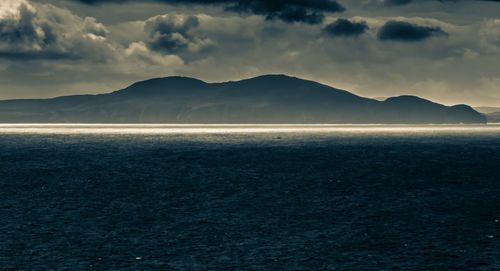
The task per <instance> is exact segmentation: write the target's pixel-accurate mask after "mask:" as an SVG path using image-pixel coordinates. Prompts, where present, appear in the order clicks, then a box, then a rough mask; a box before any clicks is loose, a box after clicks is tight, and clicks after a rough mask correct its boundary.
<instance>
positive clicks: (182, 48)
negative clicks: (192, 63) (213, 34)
mask: <svg viewBox="0 0 500 271" xmlns="http://www.w3.org/2000/svg"><path fill="white" fill-rule="evenodd" d="M199 24H200V22H199V19H198V17H196V16H188V15H178V14H166V15H159V16H155V17H153V18H150V19H148V20H147V21H146V23H145V26H144V30H145V31H146V33H148V35H149V40H148V41H147V42H146V44H147V46H148V47H149V48H150V49H151V50H153V51H156V52H162V53H166V54H183V53H188V54H189V57H190V58H195V55H194V54H197V53H201V52H202V51H204V50H208V49H209V48H211V47H212V46H213V42H212V41H211V40H210V39H208V38H203V37H201V36H200V35H201V34H199V33H195V30H196V28H198V26H199Z"/></svg>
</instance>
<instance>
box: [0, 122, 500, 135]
mask: <svg viewBox="0 0 500 271" xmlns="http://www.w3.org/2000/svg"><path fill="white" fill-rule="evenodd" d="M0 133H3V134H9V133H11V134H15V133H26V134H30V133H32V134H255V133H333V134H335V133H337V134H342V133H344V134H345V133H365V134H370V133H388V134H402V133H403V134H408V133H419V134H436V133H479V134H486V133H488V134H491V133H500V124H488V125H376V124H373V125H333V124H316V125H314V124H313V125H305V124H297V125H290V124H268V125H265V124H226V125H224V124H0Z"/></svg>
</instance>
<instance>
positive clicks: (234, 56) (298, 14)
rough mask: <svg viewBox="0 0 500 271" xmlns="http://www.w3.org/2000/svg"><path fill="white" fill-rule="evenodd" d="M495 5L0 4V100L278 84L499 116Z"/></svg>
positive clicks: (264, 0)
mask: <svg viewBox="0 0 500 271" xmlns="http://www.w3.org/2000/svg"><path fill="white" fill-rule="evenodd" d="M499 67H500V0H499V1H494V0H490V1H486V0H418V1H417V0H413V1H412V0H349V1H348V0H293V1H282V0H275V1H269V0H150V1H144V0H141V1H139V0H1V1H0V99H18V98H46V97H55V96H61V95H74V94H96V93H107V92H111V91H114V90H118V89H122V88H124V87H126V86H128V85H130V84H132V83H134V82H136V81H140V80H145V79H149V78H155V77H166V76H172V75H181V76H188V77H195V78H198V79H201V80H204V81H206V82H222V81H235V80H240V79H244V78H250V77H254V76H258V75H263V74H287V75H290V76H296V77H300V78H304V79H309V80H314V81H318V82H321V83H324V84H327V85H330V86H333V87H336V88H340V89H345V90H348V91H350V92H352V93H355V94H357V95H361V96H365V97H377V98H379V97H389V96H397V95H402V94H410V95H417V96H420V97H424V98H427V99H431V100H434V101H437V102H440V103H444V104H447V105H452V104H462V103H465V104H469V105H472V106H500V71H499V69H498V68H499Z"/></svg>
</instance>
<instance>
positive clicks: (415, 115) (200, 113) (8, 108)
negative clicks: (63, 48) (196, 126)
mask: <svg viewBox="0 0 500 271" xmlns="http://www.w3.org/2000/svg"><path fill="white" fill-rule="evenodd" d="M0 122H4V123H15V122H27V123H33V122H41V123H55V122H61V123H71V122H79V123H200V124H203V123H219V124H222V123H256V124H261V123H262V124H272V123H292V124H293V123H304V124H307V123H356V124H359V123H380V124H392V123H401V124H424V123H436V124H440V123H485V122H486V117H485V116H484V115H483V114H481V113H479V112H477V111H476V110H474V109H473V108H471V107H470V106H467V105H455V106H444V105H441V104H438V103H434V102H431V101H429V100H425V99H422V98H419V97H416V96H399V97H392V98H387V99H385V100H383V101H378V100H376V99H369V98H364V97H360V96H357V95H354V94H352V93H350V92H347V91H345V90H340V89H336V88H333V87H330V86H326V85H323V84H320V83H317V82H313V81H308V80H302V79H299V78H295V77H289V76H285V75H264V76H260V77H255V78H251V79H246V80H241V81H237V82H224V83H206V82H203V81H200V80H197V79H193V78H188V77H177V76H174V77H166V78H157V79H151V80H146V81H142V82H138V83H135V84H133V85H131V86H129V87H127V88H125V89H122V90H118V91H115V92H112V93H108V94H99V95H75V96H64V97H57V98H52V99H26V100H6V101H0Z"/></svg>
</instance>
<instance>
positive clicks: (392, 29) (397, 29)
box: [378, 21, 448, 42]
mask: <svg viewBox="0 0 500 271" xmlns="http://www.w3.org/2000/svg"><path fill="white" fill-rule="evenodd" d="M447 35H448V33H446V32H444V31H443V30H442V29H441V28H440V27H430V26H421V25H417V24H412V23H408V22H401V21H388V22H387V23H385V24H384V26H382V28H380V30H379V32H378V38H379V39H380V40H383V41H384V40H393V41H402V42H417V41H422V40H425V39H428V38H430V37H433V36H447Z"/></svg>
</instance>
